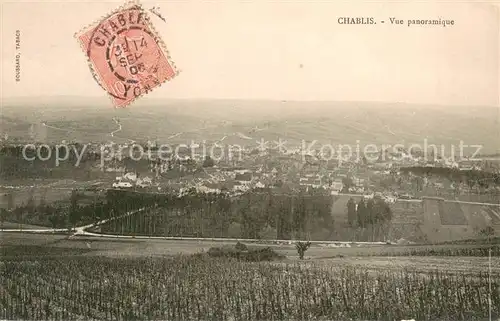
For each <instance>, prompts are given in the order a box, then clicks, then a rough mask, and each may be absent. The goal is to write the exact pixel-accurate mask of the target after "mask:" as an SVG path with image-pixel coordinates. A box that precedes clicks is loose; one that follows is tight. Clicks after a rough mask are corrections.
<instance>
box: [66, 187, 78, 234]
mask: <svg viewBox="0 0 500 321" xmlns="http://www.w3.org/2000/svg"><path fill="white" fill-rule="evenodd" d="M78 220H79V217H78V192H77V190H76V189H73V190H72V191H71V196H70V206H69V211H68V221H69V224H70V225H71V227H72V228H74V227H75V226H76V223H78Z"/></svg>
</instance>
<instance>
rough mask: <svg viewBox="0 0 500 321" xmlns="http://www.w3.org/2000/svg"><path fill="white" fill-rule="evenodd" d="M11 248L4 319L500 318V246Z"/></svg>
mask: <svg viewBox="0 0 500 321" xmlns="http://www.w3.org/2000/svg"><path fill="white" fill-rule="evenodd" d="M0 240H1V245H0V255H1V260H0V262H1V263H0V273H1V276H2V277H1V280H0V319H24V320H49V319H50V320H69V319H71V320H91V319H93V320H146V319H147V320H167V319H168V320H200V319H203V320H397V321H400V320H402V319H411V318H414V319H415V320H419V321H420V320H447V321H448V320H449V321H451V320H487V317H488V299H489V298H491V305H492V315H493V317H494V318H493V320H496V319H497V318H498V316H500V283H499V280H500V256H499V252H500V250H499V246H500V245H492V246H488V247H486V246H485V245H484V244H461V245H440V246H431V245H419V246H408V245H406V246H362V247H356V246H355V245H354V244H352V246H351V247H341V248H339V247H337V248H331V247H320V246H312V247H311V248H310V249H309V250H308V251H307V253H306V260H304V261H300V260H298V259H297V253H296V251H295V249H294V247H293V245H273V246H271V248H272V249H273V250H274V251H276V252H277V253H279V254H281V255H283V256H285V258H284V259H281V260H279V261H273V262H260V263H249V262H241V261H236V260H232V259H226V258H217V259H215V258H210V257H208V255H206V254H202V253H203V252H207V251H208V249H210V248H211V247H214V246H229V245H231V244H230V243H229V242H214V241H198V242H196V241H179V240H152V239H150V240H139V239H129V240H119V239H112V238H111V239H109V238H92V237H73V238H68V236H67V235H54V234H50V235H49V234H28V233H2V234H1V235H0ZM232 245H234V243H233V244H232ZM249 246H251V247H258V248H262V247H264V246H266V245H263V244H260V245H259V244H254V245H249ZM489 248H492V249H493V255H494V257H492V258H491V278H490V275H488V270H489V269H488V257H487V256H485V253H487V249H489ZM490 279H491V281H492V282H491V291H490V289H489V284H488V281H489V280H490Z"/></svg>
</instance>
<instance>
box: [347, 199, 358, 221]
mask: <svg viewBox="0 0 500 321" xmlns="http://www.w3.org/2000/svg"><path fill="white" fill-rule="evenodd" d="M356 219H357V218H356V202H354V199H353V198H352V197H351V198H350V199H349V201H347V220H348V221H349V226H351V227H354V226H355V225H356Z"/></svg>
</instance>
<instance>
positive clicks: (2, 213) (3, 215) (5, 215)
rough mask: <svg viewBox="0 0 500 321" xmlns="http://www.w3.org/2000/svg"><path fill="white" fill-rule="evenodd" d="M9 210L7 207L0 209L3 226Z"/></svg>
mask: <svg viewBox="0 0 500 321" xmlns="http://www.w3.org/2000/svg"><path fill="white" fill-rule="evenodd" d="M7 215H8V212H7V210H6V209H5V208H2V209H0V223H1V224H2V228H3V223H4V222H5V220H6V219H7Z"/></svg>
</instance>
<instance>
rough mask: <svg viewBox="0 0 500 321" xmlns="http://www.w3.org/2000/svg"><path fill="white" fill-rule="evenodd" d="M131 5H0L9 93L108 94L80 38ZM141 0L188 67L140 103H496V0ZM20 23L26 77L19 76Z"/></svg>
mask: <svg viewBox="0 0 500 321" xmlns="http://www.w3.org/2000/svg"><path fill="white" fill-rule="evenodd" d="M122 3H123V2H121V1H106V2H97V1H90V2H89V1H87V2H85V1H66V2H63V1H41V0H40V1H29V2H27V1H16V2H6V1H2V13H1V14H2V17H1V24H2V29H1V45H2V57H1V61H2V71H1V73H2V84H1V85H2V86H1V89H2V90H1V97H2V98H3V99H4V98H5V99H8V98H13V97H38V96H59V95H65V96H82V97H101V96H104V95H106V94H105V93H104V91H103V90H102V89H101V88H100V87H99V86H98V85H97V84H96V83H95V82H94V80H93V78H92V76H91V74H90V72H89V69H88V66H87V61H86V57H85V54H84V53H83V52H82V50H81V48H80V46H79V44H78V42H77V41H76V40H75V38H74V34H75V32H78V31H79V30H80V29H81V28H82V27H84V26H86V25H88V24H90V23H92V22H94V21H97V19H99V18H100V17H102V16H103V15H105V14H107V13H109V12H110V11H112V10H113V9H115V8H117V7H118V6H120V5H121V4H122ZM141 3H142V4H143V6H144V7H145V8H146V9H149V8H152V7H154V6H156V7H159V9H158V11H159V12H160V13H161V14H162V15H163V16H164V17H165V18H166V20H167V21H166V22H163V21H162V20H160V19H158V18H156V17H152V21H153V23H154V25H155V28H156V30H157V31H158V33H159V34H160V37H161V38H162V39H163V40H164V42H165V43H166V45H167V47H168V49H169V51H170V54H171V56H172V59H173V61H174V62H175V63H176V65H177V66H178V68H179V69H180V70H181V73H180V74H179V75H178V76H177V77H176V78H175V79H173V80H172V81H171V82H169V83H167V84H165V85H163V86H162V87H161V88H156V89H155V90H154V91H153V92H152V93H149V94H148V97H147V98H146V97H144V98H141V99H154V98H162V99H165V98H181V99H182V98H187V99H199V98H205V99H211V98H216V99H273V100H313V101H314V100H321V101H377V102H404V103H416V104H437V105H481V106H498V105H499V92H500V88H499V87H500V82H499V74H500V65H499V57H500V49H499V48H500V24H499V21H500V14H499V8H500V6H499V5H498V2H489V3H472V2H471V3H468V2H465V1H457V2H455V3H452V2H450V1H448V2H430V1H419V2H414V3H405V2H402V1H401V2H400V1H390V2H389V1H386V2H382V1H376V2H374V1H371V2H362V1H351V2H347V1H320V0H310V1H292V0H274V1H266V0H252V1H242V0H240V1H238V0H228V1H223V0H213V1H206V0H204V1H203V0H192V1H190V0H168V1H165V0H162V1H156V2H151V1H147V2H146V1H142V2H141ZM339 17H374V18H375V21H377V24H375V25H341V24H339V23H338V18H339ZM391 17H395V18H398V19H405V20H407V19H438V18H442V19H450V20H451V19H453V20H454V23H455V25H454V26H447V27H442V26H411V27H408V26H407V25H406V24H405V25H403V26H399V25H398V26H395V25H391V24H390V23H389V18H391ZM381 20H384V21H385V23H384V24H382V23H381ZM16 30H20V34H21V48H20V50H19V51H18V52H20V53H21V56H20V65H21V81H20V82H16V81H15V64H16V61H15V55H16V53H17V52H16V48H15V45H16V44H15V33H16ZM149 97H151V98H149Z"/></svg>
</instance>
